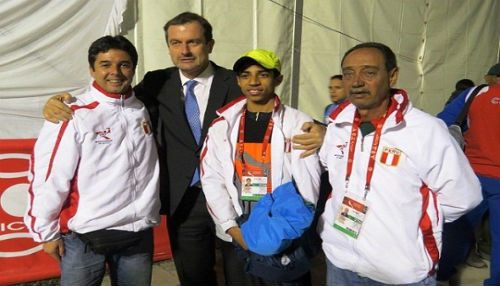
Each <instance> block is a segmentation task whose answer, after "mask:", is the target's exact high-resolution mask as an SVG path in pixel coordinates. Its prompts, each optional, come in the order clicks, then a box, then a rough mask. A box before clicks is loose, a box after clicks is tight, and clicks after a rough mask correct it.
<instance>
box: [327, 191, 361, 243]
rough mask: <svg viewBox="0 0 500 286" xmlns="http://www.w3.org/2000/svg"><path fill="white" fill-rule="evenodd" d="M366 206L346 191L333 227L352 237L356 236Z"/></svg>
mask: <svg viewBox="0 0 500 286" xmlns="http://www.w3.org/2000/svg"><path fill="white" fill-rule="evenodd" d="M367 211H368V206H367V205H366V202H365V201H363V200H361V199H358V198H357V197H355V196H353V195H352V194H350V193H347V194H346V195H345V196H344V199H343V200H342V204H341V205H340V208H339V212H338V214H337V216H336V218H335V222H334V223H333V227H334V228H336V229H338V230H340V231H342V232H343V233H345V234H347V235H348V236H350V237H352V238H355V239H356V238H358V236H359V232H360V231H361V226H362V225H363V221H364V219H365V215H366V212H367Z"/></svg>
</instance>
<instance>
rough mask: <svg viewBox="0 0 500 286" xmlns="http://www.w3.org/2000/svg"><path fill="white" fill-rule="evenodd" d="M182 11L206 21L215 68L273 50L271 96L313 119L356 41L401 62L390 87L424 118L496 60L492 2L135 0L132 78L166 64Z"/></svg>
mask: <svg viewBox="0 0 500 286" xmlns="http://www.w3.org/2000/svg"><path fill="white" fill-rule="evenodd" d="M183 11H192V12H195V13H199V14H201V15H203V16H204V17H205V18H207V19H208V20H209V21H210V23H211V24H212V26H213V28H214V38H215V47H214V51H213V53H212V55H211V59H212V60H214V61H215V62H216V63H218V64H219V65H222V66H225V67H228V68H231V67H232V64H233V63H234V61H235V60H236V59H237V58H238V56H239V55H241V54H242V53H243V52H245V51H246V50H249V49H252V48H256V47H259V48H264V49H269V50H273V51H275V52H276V54H278V56H280V57H281V60H282V64H283V73H284V75H285V79H284V82H283V83H282V85H281V87H280V88H279V89H278V94H279V95H280V96H281V97H282V99H283V101H284V102H285V103H289V104H290V103H292V104H295V102H298V107H299V109H301V110H302V111H305V112H307V113H309V114H310V115H311V116H313V117H315V118H316V119H320V118H321V116H322V112H323V109H324V107H325V106H326V105H327V104H328V103H329V102H328V101H329V96H328V89H327V85H328V80H329V77H330V76H331V75H333V74H338V73H340V60H341V58H342V56H343V54H344V53H345V51H347V50H348V49H349V48H351V47H352V46H354V45H356V44H357V43H359V42H366V41H377V42H382V43H384V44H387V45H388V46H390V47H391V48H392V49H393V51H394V52H395V53H396V55H397V58H398V64H399V66H400V77H399V81H398V84H397V86H396V87H398V88H404V89H406V90H407V91H408V93H409V95H410V98H411V99H412V101H413V102H414V103H415V105H416V106H417V107H419V108H421V109H423V110H425V111H427V112H429V113H431V114H436V113H437V112H439V111H440V110H441V109H442V107H443V105H444V102H445V101H446V99H447V98H448V97H449V95H450V94H451V92H452V91H453V90H454V86H455V83H456V82H457V81H458V80H459V79H462V78H470V79H472V80H473V81H474V82H476V83H477V84H480V83H482V82H483V79H482V78H483V75H484V74H485V73H486V71H487V70H488V68H489V67H490V66H491V65H493V64H494V63H496V62H498V60H499V58H498V56H499V51H500V50H499V48H500V46H499V44H500V17H498V15H500V1H498V0H418V1H417V0H314V1H305V0H294V1H291V0H242V1H229V0H218V1H206V0H205V1H203V0H169V1H139V4H138V9H137V14H136V15H135V17H136V19H138V20H137V24H136V25H135V26H134V29H133V30H129V31H128V33H129V35H130V36H132V37H133V36H137V38H136V44H137V46H138V49H139V50H140V53H141V57H142V60H143V62H142V63H143V64H142V66H141V68H142V70H140V71H139V72H138V74H137V78H138V79H139V78H140V74H142V73H143V72H144V71H148V70H153V69H159V68H165V67H167V66H171V62H170V59H169V57H168V51H167V47H166V44H165V40H164V34H163V31H162V27H163V25H164V24H165V23H166V21H167V20H168V19H170V18H172V17H173V16H175V15H177V14H178V13H180V12H183ZM294 97H298V99H297V98H294Z"/></svg>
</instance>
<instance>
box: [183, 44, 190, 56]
mask: <svg viewBox="0 0 500 286" xmlns="http://www.w3.org/2000/svg"><path fill="white" fill-rule="evenodd" d="M181 53H182V54H183V55H187V54H190V53H191V50H190V49H189V44H188V43H184V44H182V46H181Z"/></svg>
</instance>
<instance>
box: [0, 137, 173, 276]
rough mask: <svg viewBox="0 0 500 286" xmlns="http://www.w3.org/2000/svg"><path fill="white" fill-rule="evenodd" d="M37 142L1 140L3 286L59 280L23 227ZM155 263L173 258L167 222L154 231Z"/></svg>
mask: <svg viewBox="0 0 500 286" xmlns="http://www.w3.org/2000/svg"><path fill="white" fill-rule="evenodd" d="M34 144H35V139H19V140H17V139H16V140H0V285H9V284H13V283H20V282H27V281H35V280H41V279H46V278H52V277H58V276H59V275H60V272H59V264H58V263H57V262H56V261H55V260H54V259H52V258H51V257H49V256H48V255H46V254H45V253H44V252H43V251H42V247H41V245H39V244H38V243H35V242H34V241H33V239H32V238H31V235H30V234H29V233H28V230H27V229H26V227H25V226H24V223H23V216H24V211H25V209H26V206H27V192H28V178H27V174H28V167H29V156H30V153H31V151H32V149H33V145H34ZM154 234H155V241H154V260H155V261H159V260H165V259H168V258H171V257H172V252H171V250H170V241H169V239H168V233H167V228H166V219H165V217H164V216H162V223H161V225H160V226H158V227H156V228H155V229H154Z"/></svg>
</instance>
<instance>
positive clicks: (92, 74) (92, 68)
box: [89, 65, 95, 78]
mask: <svg viewBox="0 0 500 286" xmlns="http://www.w3.org/2000/svg"><path fill="white" fill-rule="evenodd" d="M89 73H90V76H91V77H92V78H95V77H94V73H95V69H94V67H93V66H92V65H89Z"/></svg>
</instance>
